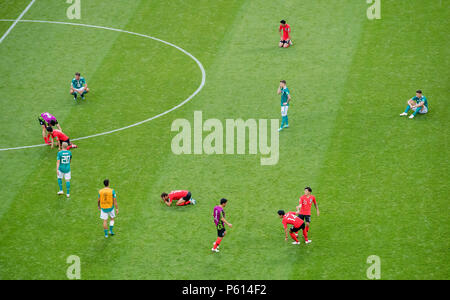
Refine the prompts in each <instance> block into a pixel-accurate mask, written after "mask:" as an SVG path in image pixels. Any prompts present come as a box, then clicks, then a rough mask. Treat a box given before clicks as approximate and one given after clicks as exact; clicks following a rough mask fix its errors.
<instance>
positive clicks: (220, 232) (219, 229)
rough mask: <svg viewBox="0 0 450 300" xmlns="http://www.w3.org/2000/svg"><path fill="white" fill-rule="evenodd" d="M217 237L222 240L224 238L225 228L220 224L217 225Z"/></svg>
mask: <svg viewBox="0 0 450 300" xmlns="http://www.w3.org/2000/svg"><path fill="white" fill-rule="evenodd" d="M217 236H218V237H222V238H223V237H224V236H225V227H224V226H223V225H222V224H219V225H217Z"/></svg>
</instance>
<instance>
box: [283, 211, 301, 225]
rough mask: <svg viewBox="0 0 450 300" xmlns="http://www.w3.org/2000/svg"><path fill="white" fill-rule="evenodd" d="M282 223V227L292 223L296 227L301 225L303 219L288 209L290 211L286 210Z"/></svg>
mask: <svg viewBox="0 0 450 300" xmlns="http://www.w3.org/2000/svg"><path fill="white" fill-rule="evenodd" d="M282 223H283V227H284V228H287V224H291V225H294V227H295V228H298V227H300V226H302V224H303V221H302V219H300V218H299V217H297V215H296V214H295V212H293V211H290V212H288V213H287V214H285V215H284V216H283V221H282Z"/></svg>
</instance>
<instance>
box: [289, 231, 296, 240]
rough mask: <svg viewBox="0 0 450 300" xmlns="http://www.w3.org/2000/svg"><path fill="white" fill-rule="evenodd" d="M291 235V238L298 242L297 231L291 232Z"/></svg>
mask: <svg viewBox="0 0 450 300" xmlns="http://www.w3.org/2000/svg"><path fill="white" fill-rule="evenodd" d="M290 235H291V238H292V239H293V240H294V241H296V242H298V239H297V237H296V236H295V233H293V232H291V233H290Z"/></svg>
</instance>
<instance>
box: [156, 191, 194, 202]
mask: <svg viewBox="0 0 450 300" xmlns="http://www.w3.org/2000/svg"><path fill="white" fill-rule="evenodd" d="M173 200H176V201H177V203H176V205H177V206H184V205H188V204H193V205H195V204H196V202H195V200H194V199H192V196H191V192H189V191H184V190H183V191H172V192H170V193H169V194H167V193H162V194H161V201H163V202H164V203H165V204H166V205H167V206H171V205H172V201H173Z"/></svg>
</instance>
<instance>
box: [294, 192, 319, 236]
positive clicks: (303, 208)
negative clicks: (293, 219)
mask: <svg viewBox="0 0 450 300" xmlns="http://www.w3.org/2000/svg"><path fill="white" fill-rule="evenodd" d="M311 192H312V189H311V188H310V187H309V186H307V187H305V194H304V195H302V196H301V197H300V199H299V201H298V206H297V214H298V217H299V218H300V219H302V220H303V221H305V222H306V232H308V231H309V225H310V224H311V206H312V204H313V203H314V206H315V207H316V213H317V216H319V205H318V204H317V201H316V197H314V196H313V195H311Z"/></svg>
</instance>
